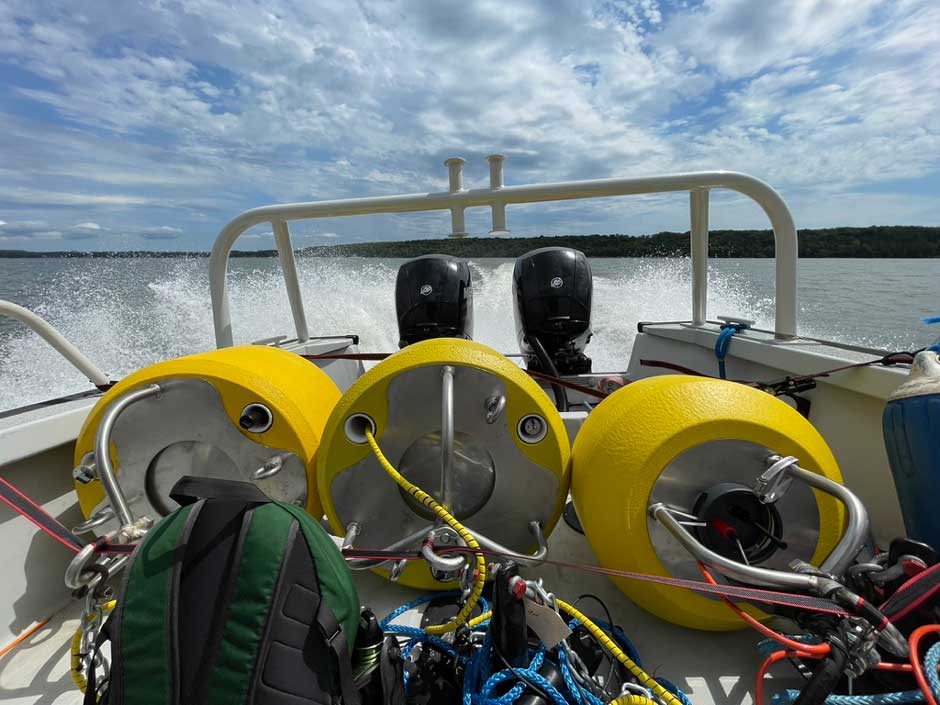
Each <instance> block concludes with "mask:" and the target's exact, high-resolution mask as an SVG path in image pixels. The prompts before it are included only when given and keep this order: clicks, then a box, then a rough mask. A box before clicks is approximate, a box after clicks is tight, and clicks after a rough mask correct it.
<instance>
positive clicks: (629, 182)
mask: <svg viewBox="0 0 940 705" xmlns="http://www.w3.org/2000/svg"><path fill="white" fill-rule="evenodd" d="M490 166H491V169H492V170H495V171H497V172H498V173H497V174H495V175H494V174H493V173H492V172H491V182H490V183H491V186H490V187H489V188H484V189H470V190H466V189H464V188H463V181H462V172H461V170H462V160H461V161H460V162H457V161H451V160H448V168H449V170H450V185H451V187H450V190H449V191H446V192H440V193H415V194H405V195H399V196H378V197H373V198H351V199H343V200H334V201H316V202H310V203H288V204H283V205H271V206H262V207H260V208H253V209H251V210H248V211H245V212H244V213H242V214H241V215H239V216H237V217H236V218H235V219H234V220H232V221H231V222H229V223H228V225H226V226H225V227H224V228H222V231H221V232H220V233H219V235H218V237H217V238H216V240H215V243H214V245H213V247H212V255H211V256H210V258H209V290H210V293H211V296H212V317H213V323H214V326H215V339H216V345H217V346H218V347H220V348H224V347H230V346H231V345H233V338H232V319H231V310H230V305H229V294H228V281H227V273H228V260H229V253H230V252H231V250H232V247H233V245H234V244H235V242H236V241H237V240H238V238H239V237H240V236H241V235H242V234H243V233H244V232H245V231H246V230H248V228H251V227H253V226H255V225H259V224H261V223H272V230H273V231H274V233H275V240H276V242H277V247H278V253H279V256H280V259H281V266H282V269H283V270H284V279H285V284H286V287H287V294H288V299H289V301H290V306H291V312H292V314H293V317H294V324H295V327H296V329H297V337H298V339H300V340H306V339H307V337H308V333H307V324H306V318H305V315H304V311H303V303H302V298H301V295H300V285H299V283H298V280H297V271H296V266H295V263H294V258H293V251H292V249H291V245H290V233H289V230H288V222H289V221H292V220H308V219H313V218H338V217H346V216H353V215H373V214H378V213H417V212H422V211H450V213H451V222H452V225H451V227H452V231H453V232H452V235H454V236H462V235H463V234H465V233H463V232H462V228H463V221H464V211H465V210H466V209H467V208H475V207H489V208H490V209H491V210H492V211H493V219H494V224H493V226H494V230H497V229H498V230H500V231H502V230H505V206H506V205H507V204H510V203H542V202H546V201H567V200H579V199H591V198H608V197H612V196H630V195H639V194H651V193H672V192H676V191H688V192H690V214H691V237H692V310H693V316H692V319H693V323H694V324H695V325H704V323H705V317H706V313H707V309H706V302H707V297H708V281H707V278H708V277H707V275H708V271H707V265H706V264H705V263H704V262H705V260H706V257H707V253H708V243H707V238H708V196H709V190H710V189H717V188H721V189H728V190H731V191H736V192H738V193H740V194H743V195H745V196H747V197H748V198H750V199H751V200H752V201H754V202H755V203H757V204H758V205H759V206H760V207H761V208H762V209H763V210H764V213H766V215H767V217H768V219H769V220H770V224H771V226H772V227H773V231H774V242H775V248H776V250H775V252H776V264H775V266H776V305H775V308H776V311H775V314H776V317H775V323H774V332H775V333H776V335H777V336H778V337H780V338H792V337H795V336H796V317H797V305H796V266H797V234H796V227H795V226H794V224H793V217H792V216H791V214H790V211H789V209H788V208H787V205H786V203H784V201H783V199H782V198H781V197H780V195H779V194H778V193H777V192H776V191H775V190H774V189H773V188H771V187H770V186H769V185H767V184H766V183H764V182H763V181H761V180H760V179H757V178H755V177H753V176H748V175H747V174H741V173H738V172H733V171H705V172H692V173H680V174H669V175H665V176H652V177H645V178H635V179H595V180H591V181H567V182H560V183H550V184H533V185H526V186H502V181H503V180H502V160H496V161H491V162H490ZM500 219H501V222H498V221H500ZM497 226H499V227H498V228H497Z"/></svg>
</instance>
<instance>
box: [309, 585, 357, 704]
mask: <svg viewBox="0 0 940 705" xmlns="http://www.w3.org/2000/svg"><path fill="white" fill-rule="evenodd" d="M317 624H318V625H319V626H320V630H321V631H322V632H323V637H324V639H325V640H326V643H327V644H328V645H329V647H330V649H331V650H332V651H333V655H334V656H335V657H336V668H337V675H338V676H339V689H340V694H341V695H342V696H343V705H359V690H358V688H356V682H355V680H354V679H353V674H352V657H351V655H350V653H349V642H348V641H347V639H346V634H345V633H344V632H343V627H342V626H341V625H340V623H339V622H337V621H336V617H334V616H333V612H332V611H330V608H329V607H327V606H326V604H325V603H324V602H323V601H321V602H320V609H319V610H318V611H317Z"/></svg>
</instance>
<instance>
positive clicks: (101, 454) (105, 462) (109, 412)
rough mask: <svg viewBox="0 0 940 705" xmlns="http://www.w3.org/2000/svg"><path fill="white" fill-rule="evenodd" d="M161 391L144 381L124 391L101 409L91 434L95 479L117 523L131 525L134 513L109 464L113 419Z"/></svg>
mask: <svg viewBox="0 0 940 705" xmlns="http://www.w3.org/2000/svg"><path fill="white" fill-rule="evenodd" d="M162 391H163V389H162V388H161V387H160V385H159V384H148V385H147V386H145V387H139V388H137V389H133V390H131V391H129V392H125V393H124V394H123V395H121V396H120V397H118V398H117V399H115V400H114V401H113V402H112V403H111V406H109V407H108V408H107V409H106V410H105V412H104V414H103V415H102V417H101V422H100V423H99V425H98V433H97V434H96V435H95V467H96V468H97V473H98V479H99V480H101V484H102V485H103V486H104V491H105V494H106V495H107V496H108V501H109V502H110V503H111V506H112V507H113V508H114V513H115V514H116V515H117V518H118V521H119V522H120V524H121V527H127V526H130V525H132V524H133V523H134V522H135V519H134V515H133V514H131V510H130V506H128V503H127V498H126V497H125V496H124V491H123V490H122V489H121V486H120V485H119V484H118V481H117V478H115V476H114V468H113V467H112V466H111V432H112V431H113V430H114V422H115V421H117V419H118V416H120V415H121V412H123V411H124V409H126V408H127V407H129V406H130V405H131V404H134V403H135V402H138V401H140V400H141V399H147V398H148V397H155V396H157V395H158V394H159V393H160V392H162Z"/></svg>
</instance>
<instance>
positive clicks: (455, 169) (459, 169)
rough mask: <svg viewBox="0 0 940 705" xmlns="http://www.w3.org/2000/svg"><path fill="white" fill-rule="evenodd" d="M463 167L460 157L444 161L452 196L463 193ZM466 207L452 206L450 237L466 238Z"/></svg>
mask: <svg viewBox="0 0 940 705" xmlns="http://www.w3.org/2000/svg"><path fill="white" fill-rule="evenodd" d="M463 165H464V160H463V159H461V158H460V157H451V158H450V159H447V160H445V161H444V166H446V167H447V176H448V181H449V183H450V188H449V192H450V193H452V194H456V193H461V192H462V191H463V190H464V188H463ZM464 210H465V209H464V207H463V206H452V207H451V209H450V236H451V237H466V236H467V224H466V221H465V219H464Z"/></svg>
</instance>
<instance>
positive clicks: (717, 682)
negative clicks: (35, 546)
mask: <svg viewBox="0 0 940 705" xmlns="http://www.w3.org/2000/svg"><path fill="white" fill-rule="evenodd" d="M549 545H550V548H551V554H550V555H554V556H556V557H558V558H559V559H564V560H577V561H584V560H586V561H587V562H593V560H592V559H591V556H590V549H589V547H588V545H587V541H586V540H585V539H584V537H583V536H581V535H580V534H577V533H575V532H574V531H572V530H571V529H569V528H568V526H567V525H566V524H564V522H561V523H559V525H558V527H557V528H556V529H555V532H554V533H553V534H552V537H551V540H550V541H549ZM524 574H525V575H526V577H532V576H533V575H535V574H537V575H540V576H541V577H543V578H544V580H545V585H546V587H547V588H548V589H550V590H552V591H553V592H555V593H556V594H558V595H559V596H561V597H563V598H565V599H566V600H569V601H573V600H575V599H577V597H578V596H579V595H583V594H584V593H594V594H596V595H597V596H598V597H600V598H601V599H602V600H604V601H605V602H606V603H607V606H608V607H609V608H610V610H611V612H612V614H613V617H614V619H615V621H616V622H617V623H618V624H619V625H620V626H621V627H622V628H623V629H624V631H625V632H626V634H627V635H628V636H629V637H630V639H631V640H632V641H633V643H634V644H635V645H636V648H637V650H638V651H639V653H640V655H641V657H642V659H643V667H644V668H645V669H646V670H647V672H649V673H650V674H653V675H656V676H662V677H664V678H668V679H669V680H671V681H672V682H673V683H675V684H676V685H678V686H679V687H680V688H681V689H682V690H683V691H685V693H686V694H687V695H688V696H689V697H690V698H691V700H692V702H693V703H694V704H695V705H750V704H751V703H752V702H753V688H754V677H755V674H756V672H757V668H758V666H759V664H760V661H761V658H760V657H759V655H758V653H757V650H756V648H755V646H756V644H757V642H758V641H759V640H760V638H761V637H759V636H758V635H757V634H755V633H754V632H751V631H741V632H733V633H706V632H693V631H689V630H687V629H682V628H680V627H676V626H673V625H671V624H667V623H665V622H663V621H661V620H659V619H657V618H656V617H653V616H651V615H649V614H647V613H645V612H643V611H642V610H640V609H639V608H638V607H636V606H634V605H633V604H632V603H631V602H630V601H629V600H627V599H626V598H625V597H624V596H623V595H622V594H621V593H620V591H619V590H618V589H617V588H616V586H614V584H613V583H611V582H610V581H609V580H608V579H607V578H606V577H604V576H602V575H596V574H589V573H584V572H577V571H572V570H568V569H561V568H557V567H555V566H543V567H541V568H540V569H538V570H537V571H524ZM357 583H358V585H359V589H360V595H359V596H360V599H361V600H362V602H363V603H364V604H366V605H369V606H371V607H372V608H373V609H374V610H375V612H376V614H378V615H385V614H387V613H388V612H390V611H391V610H392V609H394V608H395V607H397V606H399V605H401V604H403V603H405V602H407V601H408V600H410V599H413V598H414V597H415V596H416V595H417V594H418V593H417V592H416V591H414V590H410V589H408V588H404V587H401V586H398V585H395V584H392V583H389V582H387V581H386V580H384V579H383V578H381V577H379V576H376V575H373V574H371V573H358V574H357ZM585 605H586V610H585V611H586V612H587V613H588V614H589V615H590V616H597V615H598V608H596V607H595V606H593V605H592V604H591V603H589V602H588V603H585ZM80 609H81V606H80V604H79V603H77V602H74V603H72V604H70V605H69V606H68V607H67V608H66V609H64V610H62V611H61V612H60V613H58V614H56V615H55V616H53V617H52V618H51V619H50V620H49V622H48V623H47V624H46V625H45V626H43V627H42V628H41V629H39V630H37V631H36V633H35V634H33V635H32V636H31V637H29V638H28V639H26V640H24V641H23V642H22V643H21V644H19V645H18V646H17V647H16V648H14V649H13V650H12V651H11V652H10V653H8V654H7V655H5V656H3V657H0V701H2V702H3V703H5V704H6V705H39V704H42V705H53V704H54V705H66V704H72V703H75V704H77V703H81V702H82V696H81V694H80V693H79V692H78V691H77V690H75V687H74V685H73V684H72V681H71V678H70V676H69V644H70V641H71V638H72V635H73V634H74V633H75V629H76V628H77V626H78V622H79V616H80ZM410 616H411V617H412V620H413V621H412V620H405V621H403V623H413V624H417V615H416V614H412V615H410ZM779 673H781V675H782V677H777V678H768V687H767V689H766V692H767V693H768V697H769V694H771V693H773V692H777V691H779V690H780V689H782V688H786V687H797V685H798V683H799V678H798V677H797V676H796V675H795V673H794V672H793V671H792V669H791V670H790V671H789V672H788V669H787V667H786V666H785V665H781V666H780V667H779Z"/></svg>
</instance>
